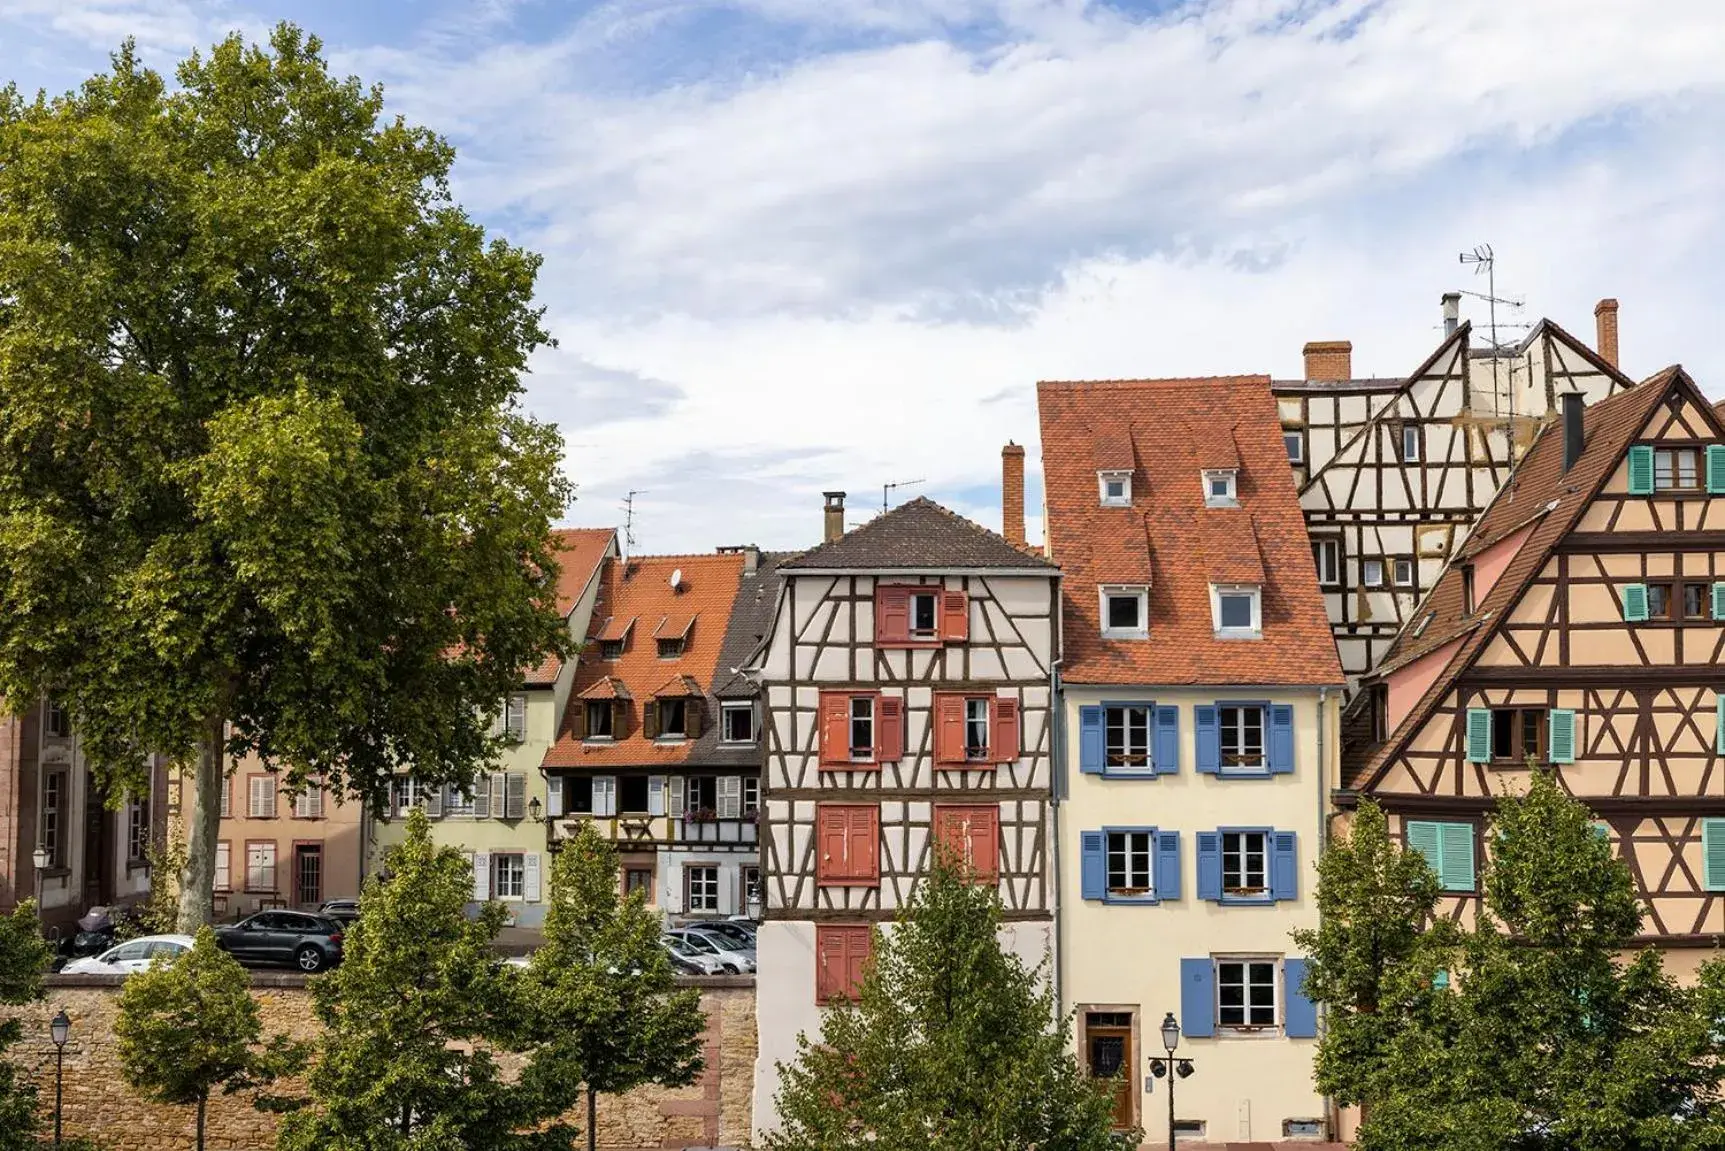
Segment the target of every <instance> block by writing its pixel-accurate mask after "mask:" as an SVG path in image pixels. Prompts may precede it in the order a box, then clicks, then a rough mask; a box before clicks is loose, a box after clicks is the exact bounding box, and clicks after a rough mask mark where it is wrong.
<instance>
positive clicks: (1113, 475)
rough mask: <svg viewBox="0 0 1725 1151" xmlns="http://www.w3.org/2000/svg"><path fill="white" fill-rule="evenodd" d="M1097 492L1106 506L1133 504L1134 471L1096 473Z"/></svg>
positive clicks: (1122, 506) (1115, 506)
mask: <svg viewBox="0 0 1725 1151" xmlns="http://www.w3.org/2000/svg"><path fill="white" fill-rule="evenodd" d="M1096 487H1097V494H1098V495H1099V496H1100V498H1101V500H1102V506H1103V507H1105V508H1126V507H1131V506H1132V473H1131V472H1125V471H1101V472H1097V473H1096Z"/></svg>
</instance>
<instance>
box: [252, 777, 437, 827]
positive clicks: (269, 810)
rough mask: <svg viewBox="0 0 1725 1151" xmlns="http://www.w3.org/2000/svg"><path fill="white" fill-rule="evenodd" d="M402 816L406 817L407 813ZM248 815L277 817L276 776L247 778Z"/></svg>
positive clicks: (253, 817)
mask: <svg viewBox="0 0 1725 1151" xmlns="http://www.w3.org/2000/svg"><path fill="white" fill-rule="evenodd" d="M402 814H404V815H405V814H406V812H403V813H402ZM246 815H247V816H248V817H249V818H251V819H274V818H275V817H276V777H275V776H273V775H248V776H246Z"/></svg>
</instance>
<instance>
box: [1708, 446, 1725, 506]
mask: <svg viewBox="0 0 1725 1151" xmlns="http://www.w3.org/2000/svg"><path fill="white" fill-rule="evenodd" d="M1707 490H1708V491H1709V492H1710V493H1712V494H1713V495H1716V496H1717V495H1725V444H1708V445H1707Z"/></svg>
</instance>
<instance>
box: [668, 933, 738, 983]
mask: <svg viewBox="0 0 1725 1151" xmlns="http://www.w3.org/2000/svg"><path fill="white" fill-rule="evenodd" d="M659 942H660V943H662V944H664V945H665V950H666V951H669V952H670V953H671V955H672V956H673V957H674V958H675V959H677V960H678V961H680V962H681V963H683V964H686V965H687V966H688V967H690V968H693V969H694V970H695V971H697V972H699V973H700V974H702V975H734V974H736V973H737V968H736V967H735V966H733V965H732V964H729V963H726V962H725V961H724V960H722V959H720V958H719V957H718V956H717V955H715V954H713V953H712V952H710V951H705V950H697V949H696V948H695V947H694V946H693V945H692V944H689V943H685V942H684V941H683V940H682V939H681V938H680V937H678V936H675V935H666V936H663V937H662V938H660V940H659Z"/></svg>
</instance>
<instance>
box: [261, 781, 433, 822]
mask: <svg viewBox="0 0 1725 1151" xmlns="http://www.w3.org/2000/svg"><path fill="white" fill-rule="evenodd" d="M428 792H429V789H428V788H427V787H426V786H425V784H423V783H421V782H419V781H418V780H417V779H415V778H413V777H412V776H411V775H398V776H396V777H395V814H396V815H399V816H406V815H407V813H408V812H410V811H412V810H413V809H414V808H415V807H417V806H418V805H419V804H422V803H424V802H425V797H426V795H427V794H428ZM272 814H273V811H272Z"/></svg>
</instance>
